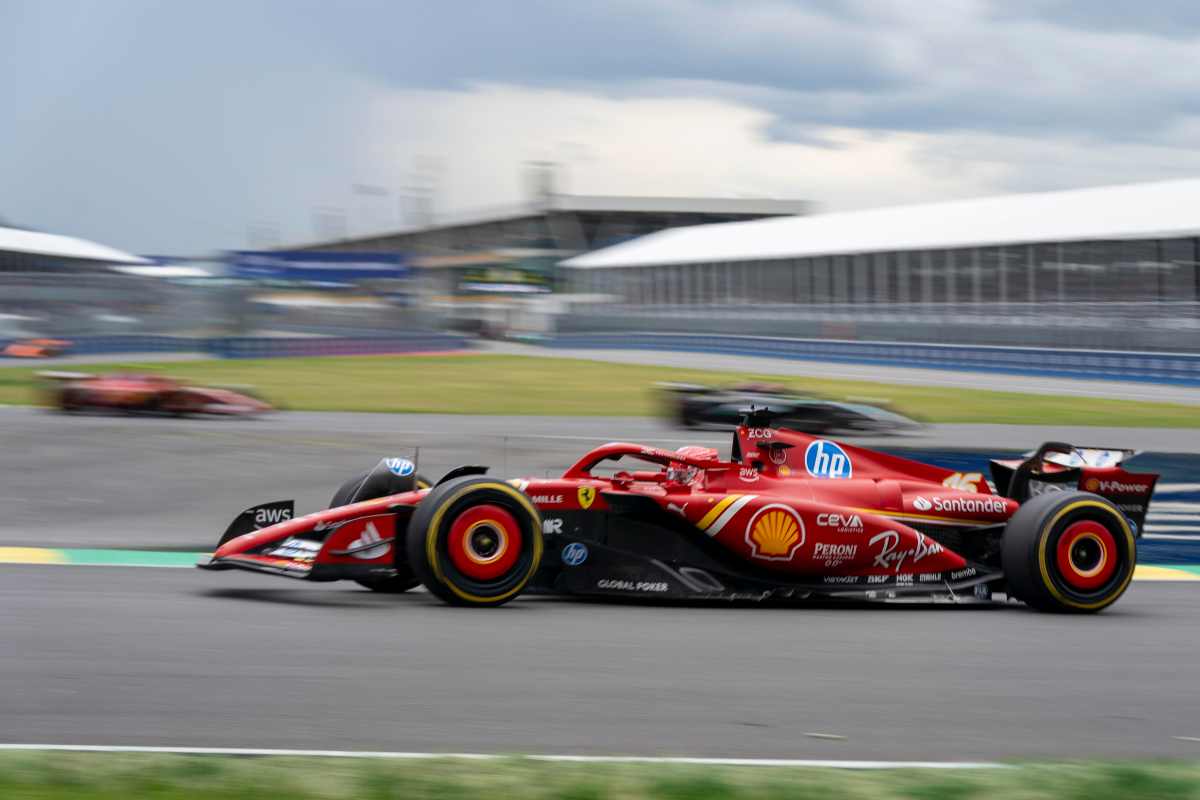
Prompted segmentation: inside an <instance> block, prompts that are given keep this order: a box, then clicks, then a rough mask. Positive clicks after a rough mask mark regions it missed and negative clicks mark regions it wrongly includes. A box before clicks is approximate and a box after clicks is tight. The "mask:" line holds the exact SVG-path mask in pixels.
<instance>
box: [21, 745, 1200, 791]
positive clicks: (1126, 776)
mask: <svg viewBox="0 0 1200 800" xmlns="http://www.w3.org/2000/svg"><path fill="white" fill-rule="evenodd" d="M0 797H4V798H22V799H23V800H125V799H126V798H138V799H139V800H183V799H184V798H205V799H206V800H251V799H252V798H265V797H286V798H289V800H318V799H319V800H329V799H332V798H355V799H356V800H423V799H424V798H437V800H457V798H464V799H465V798H477V797H486V798H489V800H506V799H507V798H514V800H515V799H516V798H521V799H522V800H526V799H527V800H618V799H619V800H643V799H644V798H645V799H648V798H662V800H766V798H784V797H786V798H822V800H824V799H825V798H864V799H866V798H871V799H872V800H884V799H888V798H897V799H899V798H906V799H909V800H971V799H972V798H979V800H1004V799H1005V798H1020V799H1021V800H1040V799H1041V798H1054V800H1073V799H1075V798H1078V800H1087V799H1090V798H1110V797H1111V798H1121V800H1149V798H1172V800H1189V799H1190V798H1200V764H1197V763H1120V762H1092V763H1068V764H1058V765H1026V766H1014V767H1012V768H1008V769H983V770H969V771H967V770H963V771H953V772H946V771H937V770H907V769H906V770H887V771H847V770H831V769H809V768H788V767H704V766H682V765H681V766H676V765H668V766H663V765H650V764H570V763H546V762H537V761H531V760H528V759H520V758H513V759H506V760H503V761H462V760H453V759H444V760H431V761H401V760H358V759H302V758H294V757H287V758H275V757H271V758H233V757H225V756H169V755H140V754H137V755H135V754H121V755H116V754H102V753H99V754H98V753H37V752H28V753H3V754H0Z"/></svg>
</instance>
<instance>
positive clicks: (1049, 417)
mask: <svg viewBox="0 0 1200 800" xmlns="http://www.w3.org/2000/svg"><path fill="white" fill-rule="evenodd" d="M702 360H703V357H702V356H697V362H698V363H700V362H702ZM68 369H72V368H70V367H68ZM79 369H81V370H84V371H90V372H102V371H108V370H113V369H142V370H154V371H158V372H162V373H165V374H168V375H175V376H179V377H183V378H186V379H188V380H191V381H196V382H199V383H204V384H226V385H228V384H244V385H253V386H255V387H256V388H257V389H258V391H259V392H260V393H261V394H263V395H264V396H265V397H267V398H268V399H269V400H272V401H273V402H276V403H278V404H280V405H283V406H285V407H287V408H291V409H297V410H312V411H394V412H440V413H452V414H521V415H558V416H574V415H579V416H589V415H611V416H644V415H651V414H656V413H659V411H660V408H659V402H660V398H659V397H658V396H657V394H656V392H654V391H653V389H652V386H653V384H654V383H655V382H656V381H686V382H699V383H717V384H726V383H733V382H737V381H745V380H758V381H767V382H771V383H782V384H785V385H789V386H791V387H793V388H795V389H796V390H798V391H803V392H809V393H819V394H822V395H825V396H828V397H832V398H839V399H845V398H856V397H857V398H862V397H867V398H879V399H886V400H888V401H889V402H890V403H891V405H892V407H894V408H895V409H896V410H897V411H900V412H901V413H904V414H908V415H909V416H912V417H915V418H917V419H923V420H926V421H929V422H994V423H1013V424H1042V425H1107V426H1143V427H1189V428H1190V427H1200V414H1197V409H1195V408H1193V407H1190V406H1183V405H1172V404H1169V403H1146V402H1134V401H1128V400H1102V399H1090V398H1077V397H1057V396H1053V395H1030V394H1019V393H1016V392H991V391H980V390H977V389H970V388H965V387H964V388H946V387H929V386H907V385H895V384H885V383H870V382H866V381H844V380H824V379H820V378H807V377H801V378H785V377H780V376H771V375H756V374H753V373H730V372H713V371H706V370H703V369H673V368H667V367H655V366H644V365H634V364H607V363H603V362H598V361H584V360H573V359H558V358H538V357H528V356H503V355H463V356H358V357H348V358H347V357H343V358H293V359H264V360H213V361H188V362H178V363H165V364H128V363H121V364H118V363H114V364H103V365H101V364H94V365H87V366H86V367H79ZM35 372H36V370H33V369H29V368H23V367H9V368H4V369H0V404H3V403H15V404H29V403H36V402H38V400H39V393H38V392H37V391H36V387H37V380H36V378H35V377H34V375H35Z"/></svg>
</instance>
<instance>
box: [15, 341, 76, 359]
mask: <svg viewBox="0 0 1200 800" xmlns="http://www.w3.org/2000/svg"><path fill="white" fill-rule="evenodd" d="M70 346H71V342H69V341H68V340H66V339H19V340H17V341H15V342H9V343H8V345H7V346H6V347H5V348H4V349H3V350H0V353H2V354H3V355H5V356H8V357H9V358H54V357H55V356H61V355H62V354H63V353H65V352H66V351H67V348H69V347H70Z"/></svg>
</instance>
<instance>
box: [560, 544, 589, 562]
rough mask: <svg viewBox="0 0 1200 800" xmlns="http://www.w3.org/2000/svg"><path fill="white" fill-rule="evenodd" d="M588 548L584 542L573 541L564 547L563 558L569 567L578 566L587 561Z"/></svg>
mask: <svg viewBox="0 0 1200 800" xmlns="http://www.w3.org/2000/svg"><path fill="white" fill-rule="evenodd" d="M587 557H588V549H587V545H586V544H584V543H583V542H571V543H570V544H569V545H567V546H566V547H564V548H563V551H562V560H563V563H564V564H566V565H567V566H568V567H578V566H579V565H580V564H582V563H583V562H585V561H587Z"/></svg>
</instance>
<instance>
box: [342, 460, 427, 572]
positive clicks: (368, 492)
mask: <svg viewBox="0 0 1200 800" xmlns="http://www.w3.org/2000/svg"><path fill="white" fill-rule="evenodd" d="M429 485H430V484H429V481H428V480H426V479H425V478H424V477H422V476H421V475H419V474H416V473H414V474H413V475H410V476H404V477H400V476H396V475H392V474H390V473H389V472H387V471H386V470H381V469H380V468H379V467H378V466H376V467H375V468H374V469H369V470H366V471H365V472H360V473H358V474H357V475H355V476H354V477H353V478H351V479H350V480H348V481H346V482H345V483H343V484H342V485H341V487H340V488H339V489H338V490H337V491H336V492H335V493H334V495H333V499H332V500H330V501H329V507H330V508H337V507H338V506H346V505H350V504H351V503H358V502H361V501H363V500H374V499H376V498H378V497H386V496H387V495H389V494H399V493H400V492H409V491H412V490H413V489H428V488H429ZM397 535H399V534H397ZM402 548H403V545H402V544H399V543H397V547H396V552H397V553H400V552H402ZM354 582H355V583H357V584H358V585H359V586H363V587H366V588H367V589H370V590H371V591H373V592H381V593H383V594H401V593H402V592H407V591H408V590H409V589H415V588H416V587H418V586H420V585H421V582H420V581H419V580H417V576H416V575H414V574H413V571H412V569H411V568H409V566H408V565H407V564H402V563H400V562H399V561H397V562H396V574H395V575H393V576H391V577H388V578H362V579H355V581H354Z"/></svg>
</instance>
